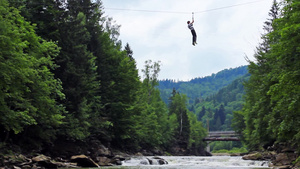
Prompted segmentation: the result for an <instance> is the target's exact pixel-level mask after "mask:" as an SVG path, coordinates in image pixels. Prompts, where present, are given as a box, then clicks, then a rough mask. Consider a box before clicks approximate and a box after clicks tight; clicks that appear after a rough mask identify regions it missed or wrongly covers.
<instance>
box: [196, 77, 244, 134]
mask: <svg viewBox="0 0 300 169" xmlns="http://www.w3.org/2000/svg"><path fill="white" fill-rule="evenodd" d="M249 76H250V74H246V75H244V76H243V77H240V78H238V79H236V80H234V81H233V82H232V83H231V84H229V85H228V86H226V87H224V88H222V89H221V90H219V91H218V92H217V93H216V94H213V95H210V96H208V97H206V98H205V99H197V100H196V101H195V103H194V104H193V105H192V106H191V108H190V109H191V111H193V112H195V114H196V115H197V119H198V120H199V121H202V122H203V123H204V124H205V126H207V123H209V129H210V130H211V131H226V130H227V131H228V130H232V128H231V120H232V114H233V112H234V111H239V110H241V109H242V106H243V103H244V98H243V97H244V93H245V92H244V85H243V84H244V83H245V82H246V81H247V80H248V79H249Z"/></svg>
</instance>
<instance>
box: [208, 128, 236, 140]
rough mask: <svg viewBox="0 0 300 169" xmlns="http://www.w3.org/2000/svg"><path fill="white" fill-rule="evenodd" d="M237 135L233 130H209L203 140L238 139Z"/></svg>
mask: <svg viewBox="0 0 300 169" xmlns="http://www.w3.org/2000/svg"><path fill="white" fill-rule="evenodd" d="M238 136H239V135H238V134H237V133H235V132H234V131H210V132H209V133H208V136H207V137H205V138H204V139H203V141H209V142H210V141H240V138H239V137H238Z"/></svg>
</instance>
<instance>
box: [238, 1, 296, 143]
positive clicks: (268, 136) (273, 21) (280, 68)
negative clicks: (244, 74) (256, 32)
mask: <svg viewBox="0 0 300 169" xmlns="http://www.w3.org/2000/svg"><path fill="white" fill-rule="evenodd" d="M269 14H270V17H271V18H270V19H268V21H266V22H265V27H264V28H265V30H266V33H265V34H264V35H263V36H262V39H263V42H262V43H261V44H260V46H259V47H257V52H256V54H255V58H256V60H255V61H249V62H250V65H249V73H250V74H251V77H250V79H249V81H248V82H247V83H246V84H245V86H246V98H245V104H244V107H243V110H242V111H239V112H236V113H235V114H234V127H235V129H236V130H237V131H238V132H240V133H242V134H243V136H244V141H245V142H246V144H247V145H248V147H249V148H250V149H260V148H262V147H267V146H269V145H271V144H273V143H274V142H277V143H278V142H284V143H287V144H288V145H293V146H296V147H297V148H298V149H299V141H300V123H299V122H300V119H299V118H300V116H299V112H300V98H299V97H300V69H299V68H300V50H299V44H300V43H299V42H300V34H299V30H300V17H299V16H300V2H299V1H296V0H285V1H283V2H281V3H280V4H278V3H276V1H274V5H273V6H272V8H271V10H270V12H269Z"/></svg>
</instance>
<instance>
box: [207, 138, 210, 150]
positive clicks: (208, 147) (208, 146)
mask: <svg viewBox="0 0 300 169" xmlns="http://www.w3.org/2000/svg"><path fill="white" fill-rule="evenodd" d="M206 143H207V145H206V151H207V152H210V145H209V143H210V142H209V141H207V142H206Z"/></svg>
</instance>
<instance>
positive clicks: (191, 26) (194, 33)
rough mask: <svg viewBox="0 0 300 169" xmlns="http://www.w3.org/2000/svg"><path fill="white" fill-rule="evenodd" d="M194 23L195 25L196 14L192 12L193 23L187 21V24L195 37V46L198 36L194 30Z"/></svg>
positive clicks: (193, 41)
mask: <svg viewBox="0 0 300 169" xmlns="http://www.w3.org/2000/svg"><path fill="white" fill-rule="evenodd" d="M193 23H194V12H192V22H191V21H187V24H188V28H189V29H190V30H191V32H192V35H193V39H192V44H193V45H194V46H195V45H196V44H197V34H196V31H195V29H194V26H193Z"/></svg>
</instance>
